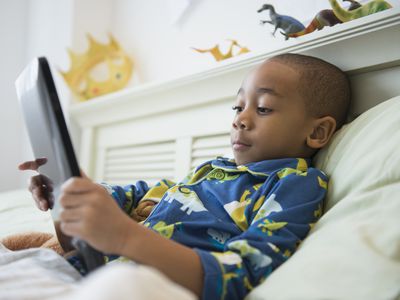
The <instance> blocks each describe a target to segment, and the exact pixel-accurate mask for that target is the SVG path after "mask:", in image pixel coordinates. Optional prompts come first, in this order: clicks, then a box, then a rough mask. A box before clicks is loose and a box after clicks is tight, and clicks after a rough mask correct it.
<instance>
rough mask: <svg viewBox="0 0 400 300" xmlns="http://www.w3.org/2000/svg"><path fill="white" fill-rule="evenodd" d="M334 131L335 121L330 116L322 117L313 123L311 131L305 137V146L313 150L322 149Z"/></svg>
mask: <svg viewBox="0 0 400 300" xmlns="http://www.w3.org/2000/svg"><path fill="white" fill-rule="evenodd" d="M335 130H336V120H335V119H334V118H332V117H331V116H326V117H322V118H319V119H316V120H315V121H314V126H313V131H312V133H311V134H310V135H309V136H307V146H308V147H310V148H313V149H320V148H322V147H324V146H325V145H326V144H327V143H328V142H329V140H330V139H331V137H332V135H333V133H334V132H335Z"/></svg>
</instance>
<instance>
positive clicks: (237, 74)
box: [70, 8, 400, 184]
mask: <svg viewBox="0 0 400 300" xmlns="http://www.w3.org/2000/svg"><path fill="white" fill-rule="evenodd" d="M285 45H286V46H285V47H280V48H277V49H272V50H268V51H266V52H262V53H248V54H245V55H241V56H238V57H235V58H232V59H229V60H226V61H223V62H220V63H218V64H216V65H217V66H216V67H215V68H213V69H210V70H208V71H205V72H201V73H198V74H193V75H190V76H185V77H182V78H179V79H176V80H171V81H168V82H161V83H153V84H146V85H142V86H138V87H134V88H130V89H125V90H123V91H120V92H117V93H113V94H109V95H106V96H103V97H101V98H98V99H94V100H91V101H88V102H85V103H79V104H76V105H73V106H71V108H70V118H71V127H73V128H72V129H73V140H74V143H75V146H76V148H77V150H79V151H78V154H79V158H80V164H81V166H82V168H83V169H84V170H85V171H86V172H87V173H88V174H89V175H90V176H91V177H92V178H93V179H95V180H98V181H100V180H106V181H108V182H110V183H119V184H127V183H131V182H135V181H136V180H138V179H146V180H147V181H150V182H153V181H155V180H157V179H159V178H171V179H181V178H182V177H183V176H185V175H186V174H187V173H188V171H189V170H190V169H191V168H192V167H193V166H194V165H196V164H197V163H198V162H200V161H205V160H207V159H209V158H211V157H215V156H217V155H229V153H230V144H229V130H230V124H231V121H232V120H231V119H232V117H233V114H230V113H229V112H230V111H231V110H230V108H231V106H232V103H233V101H234V99H235V95H236V93H237V90H238V88H239V87H240V84H241V81H242V79H243V78H244V76H245V75H246V73H247V72H248V71H249V70H250V69H251V68H252V67H254V66H255V65H257V64H259V63H261V62H262V61H264V60H265V59H266V58H268V57H270V56H273V55H276V54H279V53H284V52H294V53H302V54H306V55H312V56H316V57H320V58H322V59H324V60H327V61H329V62H331V63H333V64H335V65H337V66H338V67H340V68H341V69H343V70H345V71H346V72H348V73H349V74H350V76H351V81H352V88H353V104H352V108H351V115H352V116H353V117H354V116H357V115H359V114H360V113H361V112H363V111H365V110H366V109H368V108H370V107H372V106H374V105H376V104H377V103H379V102H382V101H385V100H387V99H389V98H390V97H393V96H395V95H399V94H400V9H399V8H393V9H390V10H387V11H383V12H380V13H377V14H374V15H370V16H367V17H364V18H361V19H357V20H354V21H352V22H349V23H344V24H340V25H336V26H335V27H331V28H324V30H322V31H319V32H314V33H311V34H309V35H305V36H303V37H300V38H297V39H293V40H289V41H287V43H285Z"/></svg>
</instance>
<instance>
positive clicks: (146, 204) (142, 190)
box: [101, 179, 175, 221]
mask: <svg viewBox="0 0 400 300" xmlns="http://www.w3.org/2000/svg"><path fill="white" fill-rule="evenodd" d="M174 185H175V183H174V182H172V181H170V180H167V179H162V180H160V181H159V182H157V184H155V185H154V186H153V187H151V188H149V187H148V185H147V183H146V182H145V181H138V182H136V184H131V185H126V186H123V187H122V186H117V185H109V184H107V183H101V186H103V187H104V188H105V189H106V190H107V191H108V193H109V194H110V195H111V196H112V197H113V198H114V200H115V201H116V202H117V204H118V206H119V207H120V208H121V209H122V210H123V211H125V212H126V213H127V214H128V215H129V216H131V217H132V218H133V219H134V220H136V221H143V220H144V219H145V216H146V217H147V216H148V213H149V211H151V210H152V208H153V206H154V204H156V203H158V202H159V201H160V200H161V198H162V196H163V194H164V193H165V192H166V191H167V190H168V189H169V188H170V187H172V186H174ZM138 210H139V211H138Z"/></svg>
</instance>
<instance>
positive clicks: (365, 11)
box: [329, 0, 392, 22]
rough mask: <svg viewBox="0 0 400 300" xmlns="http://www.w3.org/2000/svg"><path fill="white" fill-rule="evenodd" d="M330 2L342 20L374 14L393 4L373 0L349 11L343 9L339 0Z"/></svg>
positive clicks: (381, 0) (382, 0)
mask: <svg viewBox="0 0 400 300" xmlns="http://www.w3.org/2000/svg"><path fill="white" fill-rule="evenodd" d="M329 3H330V4H331V6H332V10H333V12H334V14H335V16H336V17H337V18H338V19H339V20H340V21H342V22H348V21H351V20H354V19H358V18H361V17H364V16H367V15H371V14H374V13H376V12H379V11H382V10H386V9H389V8H392V5H390V3H388V2H386V1H384V0H373V1H371V2H368V3H366V4H364V5H362V6H361V7H359V8H357V9H354V10H351V11H347V10H345V9H343V8H342V7H341V6H340V5H339V3H338V2H337V0H329Z"/></svg>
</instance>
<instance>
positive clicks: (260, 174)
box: [106, 158, 328, 300]
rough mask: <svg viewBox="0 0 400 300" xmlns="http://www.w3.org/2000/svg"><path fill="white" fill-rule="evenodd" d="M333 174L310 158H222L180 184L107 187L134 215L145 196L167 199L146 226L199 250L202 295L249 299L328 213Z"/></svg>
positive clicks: (206, 164)
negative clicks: (324, 211) (326, 205)
mask: <svg viewBox="0 0 400 300" xmlns="http://www.w3.org/2000/svg"><path fill="white" fill-rule="evenodd" d="M327 180H328V179H327V177H326V175H325V174H324V173H322V172H321V171H319V170H318V169H315V168H312V167H310V160H308V159H302V158H299V159H297V158H287V159H275V160H265V161H261V162H255V163H249V164H246V165H242V166H237V165H236V164H235V163H234V161H233V160H228V159H225V158H217V159H215V160H211V161H208V162H205V163H204V164H202V165H200V166H199V167H197V168H196V169H195V170H194V172H192V173H191V174H190V175H189V176H187V178H185V179H184V180H183V181H182V182H180V183H178V184H175V183H173V182H172V181H169V180H161V181H160V182H159V183H157V184H156V185H155V186H154V187H153V188H149V187H148V186H147V184H146V183H145V182H143V181H139V182H137V183H136V184H135V185H129V186H125V187H119V186H107V185H106V187H107V188H108V190H109V192H110V193H111V194H112V196H113V197H114V198H115V199H116V201H117V202H118V204H119V205H120V207H121V208H122V209H123V210H124V211H125V212H126V213H128V214H132V211H133V209H134V208H135V207H136V206H137V204H138V202H139V201H141V200H145V199H146V200H153V201H156V202H159V203H158V204H157V205H156V206H155V208H154V209H153V211H152V212H151V214H150V216H149V217H148V218H147V219H146V220H145V222H144V226H147V227H148V228H151V229H152V230H154V231H156V232H158V233H159V234H161V235H162V236H164V237H166V238H168V239H171V240H174V241H176V242H178V243H181V244H183V245H186V246H188V247H191V248H193V249H194V250H195V251H196V252H197V254H198V255H199V257H200V259H201V263H202V266H203V270H204V286H203V294H202V298H203V299H207V300H212V299H243V298H244V297H245V296H246V295H247V294H248V293H249V292H250V291H251V290H252V289H253V288H254V287H255V286H256V285H258V284H259V283H261V282H262V281H263V280H265V279H266V278H267V277H268V275H269V274H270V273H271V272H272V271H273V270H275V269H276V268H277V267H279V266H280V265H281V264H282V263H283V262H285V261H286V260H287V259H288V258H289V257H290V256H291V255H292V254H293V252H294V251H295V250H296V248H297V246H298V245H299V243H300V242H301V241H302V240H303V239H304V238H305V237H306V235H307V233H308V232H309V230H310V228H311V226H312V225H313V224H314V223H315V222H316V221H317V219H318V218H319V217H320V216H321V214H322V209H323V199H324V197H325V194H326V189H327Z"/></svg>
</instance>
